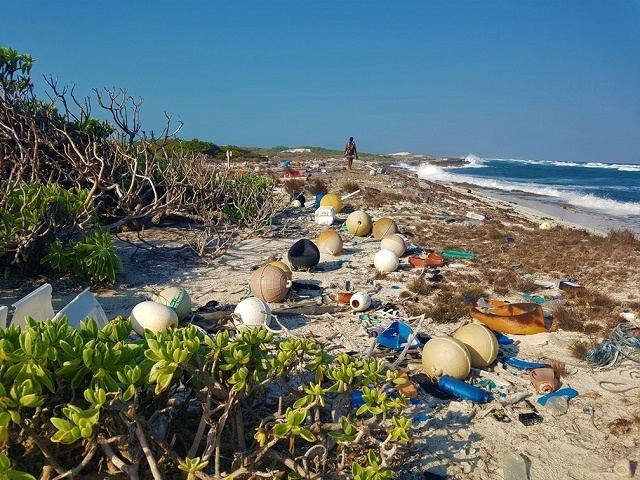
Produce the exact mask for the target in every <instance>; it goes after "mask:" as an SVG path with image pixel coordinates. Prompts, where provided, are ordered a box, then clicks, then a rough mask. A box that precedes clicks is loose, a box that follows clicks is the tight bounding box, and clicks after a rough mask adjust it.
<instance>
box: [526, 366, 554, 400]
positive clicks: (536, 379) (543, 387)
mask: <svg viewBox="0 0 640 480" xmlns="http://www.w3.org/2000/svg"><path fill="white" fill-rule="evenodd" d="M529 377H530V378H531V383H532V384H533V388H535V389H536V392H538V393H542V394H547V393H551V392H555V391H556V390H557V389H558V383H559V382H558V378H557V377H556V372H555V371H554V370H553V368H549V367H543V368H534V369H533V370H531V372H529Z"/></svg>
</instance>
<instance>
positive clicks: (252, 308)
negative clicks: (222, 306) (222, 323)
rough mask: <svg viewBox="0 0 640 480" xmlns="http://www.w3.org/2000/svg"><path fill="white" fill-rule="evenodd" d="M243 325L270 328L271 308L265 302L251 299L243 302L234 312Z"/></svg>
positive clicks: (254, 298)
mask: <svg viewBox="0 0 640 480" xmlns="http://www.w3.org/2000/svg"><path fill="white" fill-rule="evenodd" d="M233 315H234V316H235V317H237V319H238V320H239V321H241V322H242V324H243V325H246V326H247V327H251V328H252V327H259V326H265V327H268V326H269V324H271V308H269V305H267V303H266V302H265V301H264V300H261V299H259V298H256V297H249V298H245V299H244V300H242V301H241V302H240V303H239V304H238V305H237V306H236V308H235V310H234V311H233Z"/></svg>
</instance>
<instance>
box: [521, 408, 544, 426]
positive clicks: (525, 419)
mask: <svg viewBox="0 0 640 480" xmlns="http://www.w3.org/2000/svg"><path fill="white" fill-rule="evenodd" d="M518 420H520V423H522V424H523V425H524V426H525V427H530V426H531V425H537V424H538V423H542V417H541V416H540V415H538V414H537V413H536V412H525V413H520V414H519V415H518Z"/></svg>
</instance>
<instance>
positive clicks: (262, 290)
mask: <svg viewBox="0 0 640 480" xmlns="http://www.w3.org/2000/svg"><path fill="white" fill-rule="evenodd" d="M249 286H250V287H251V293H252V294H253V296H254V297H258V298H259V299H261V300H264V301H265V302H281V301H282V300H283V299H284V297H286V296H287V292H288V291H289V287H291V283H290V282H289V281H287V275H286V274H285V273H284V271H283V270H281V269H280V268H278V267H275V266H273V265H264V266H262V267H260V268H259V269H258V270H256V271H255V272H253V275H251V279H250V280H249Z"/></svg>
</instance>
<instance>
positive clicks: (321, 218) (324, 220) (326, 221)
mask: <svg viewBox="0 0 640 480" xmlns="http://www.w3.org/2000/svg"><path fill="white" fill-rule="evenodd" d="M335 219H336V209H335V208H333V207H319V208H318V209H317V210H316V213H315V221H316V223H318V224H320V225H332V224H333V221H334V220H335Z"/></svg>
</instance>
